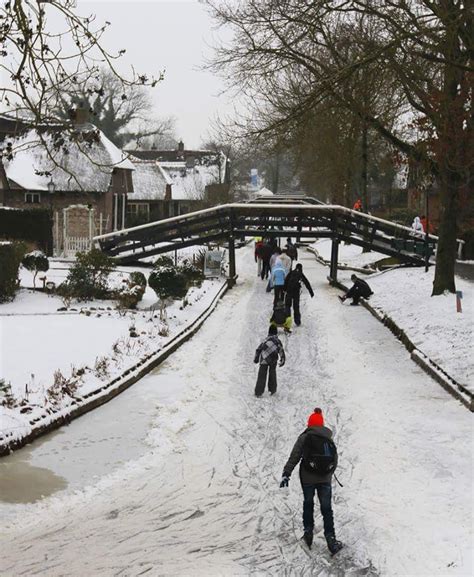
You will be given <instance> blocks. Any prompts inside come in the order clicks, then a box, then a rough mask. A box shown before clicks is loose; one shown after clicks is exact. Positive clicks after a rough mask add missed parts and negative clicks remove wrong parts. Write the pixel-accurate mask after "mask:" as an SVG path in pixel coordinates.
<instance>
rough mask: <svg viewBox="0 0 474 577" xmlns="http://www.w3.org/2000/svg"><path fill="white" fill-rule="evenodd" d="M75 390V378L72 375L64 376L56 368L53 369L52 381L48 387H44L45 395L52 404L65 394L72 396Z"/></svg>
mask: <svg viewBox="0 0 474 577" xmlns="http://www.w3.org/2000/svg"><path fill="white" fill-rule="evenodd" d="M76 391H77V379H76V378H75V377H74V376H71V377H69V378H67V377H65V376H64V375H63V374H62V372H61V371H60V370H59V369H58V370H57V371H54V382H53V384H52V385H51V386H50V387H49V388H48V389H46V395H47V397H48V399H49V400H50V401H51V402H52V403H53V404H57V403H59V401H61V399H63V398H64V397H65V396H66V395H67V396H68V397H73V396H74V394H75V393H76Z"/></svg>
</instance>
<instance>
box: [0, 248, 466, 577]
mask: <svg viewBox="0 0 474 577" xmlns="http://www.w3.org/2000/svg"><path fill="white" fill-rule="evenodd" d="M301 256H302V257H303V260H302V262H303V265H304V269H305V272H306V274H307V276H308V277H309V279H310V281H311V283H312V284H313V288H314V289H315V293H316V295H315V298H314V299H310V298H309V296H308V295H307V293H305V292H303V298H302V314H303V324H302V326H301V327H299V328H298V327H297V328H296V329H295V330H294V332H293V334H292V335H291V336H289V337H284V344H285V349H286V353H287V363H286V365H285V367H283V368H282V369H279V372H278V378H279V388H278V392H277V394H276V395H275V397H272V398H270V397H268V396H267V395H265V396H264V397H262V398H261V399H256V398H255V397H254V396H253V388H254V384H255V376H256V366H255V365H253V363H252V359H253V354H254V350H255V348H256V346H257V344H258V342H259V341H260V340H261V338H262V337H263V336H264V335H265V334H266V331H267V321H268V319H269V317H270V314H271V300H272V299H271V296H270V295H268V294H266V293H265V288H264V283H262V282H261V281H260V280H259V279H257V277H256V275H255V266H254V263H253V255H252V250H251V249H250V248H247V249H243V250H241V251H239V262H238V272H239V275H240V276H239V283H238V286H237V287H235V288H234V289H233V290H232V291H230V292H229V293H228V294H227V295H226V296H225V297H224V299H223V301H222V302H221V303H220V304H219V306H218V307H217V309H216V311H215V313H213V315H212V316H211V317H210V319H209V320H208V321H207V323H206V325H205V326H204V327H203V328H202V329H201V330H200V331H199V332H198V333H197V335H196V336H195V337H194V338H193V339H192V340H191V341H189V342H188V343H187V344H185V345H184V346H183V347H182V348H181V349H180V350H179V351H178V352H176V353H175V354H174V355H173V356H172V357H170V358H169V359H168V361H167V362H165V363H164V364H163V365H162V366H161V367H159V368H158V369H157V370H156V371H155V372H154V373H152V374H150V375H149V376H148V377H146V378H145V379H143V380H142V381H141V382H140V383H138V384H136V385H134V387H133V388H132V389H130V390H129V391H127V392H125V393H123V394H122V395H121V396H120V397H119V398H117V399H115V400H114V401H112V402H110V403H109V404H108V405H106V406H104V407H102V408H99V409H97V410H96V411H94V412H93V413H90V414H88V415H86V416H83V417H81V418H80V419H78V420H77V421H75V422H74V423H72V424H71V425H70V426H68V427H65V428H63V429H62V430H60V431H58V432H56V433H53V434H52V435H50V436H48V437H45V438H44V439H43V440H40V441H38V442H36V443H34V444H32V445H30V446H29V447H27V448H25V449H23V450H21V451H18V452H17V453H16V454H14V455H12V456H10V457H8V458H7V459H3V460H2V461H0V466H1V472H2V479H3V480H2V486H0V489H1V491H2V493H1V494H2V497H3V499H4V503H2V505H1V509H0V512H1V513H2V517H3V519H4V522H3V523H2V529H1V540H2V543H1V550H2V558H1V561H0V571H1V574H2V575H7V576H17V575H28V576H30V575H47V576H48V577H49V576H59V575H74V576H75V575H77V576H79V575H81V576H82V575H101V576H108V575H117V576H118V575H121V576H132V575H133V576H135V575H142V574H146V575H160V576H161V575H163V576H168V575H209V576H214V575H216V576H217V575H298V576H299V575H341V576H342V575H379V574H380V575H421V574H423V575H468V574H471V573H472V566H471V563H472V560H471V555H470V547H471V533H470V532H471V528H472V510H471V506H472V501H471V491H472V452H471V451H472V449H471V441H470V439H471V434H472V426H471V422H472V415H471V414H470V413H469V411H467V410H466V409H465V408H464V407H462V406H461V405H459V404H458V403H457V402H456V401H454V400H453V399H452V398H451V397H450V396H448V395H447V393H445V392H444V391H443V390H442V389H441V388H440V387H439V386H438V385H437V384H435V383H434V382H433V381H432V380H431V379H430V378H428V377H427V376H426V375H425V374H424V373H423V372H421V370H420V369H419V368H418V367H417V366H416V365H415V364H414V363H413V362H412V361H411V360H410V359H409V355H408V353H407V351H406V350H405V349H404V348H403V347H402V346H401V344H400V343H398V342H397V341H396V340H395V339H394V338H393V337H392V335H391V334H390V333H389V332H388V330H387V329H386V328H384V327H383V326H382V325H380V324H379V323H378V322H377V321H376V320H375V319H374V318H373V317H372V316H371V315H370V314H369V313H368V312H367V311H365V310H364V309H363V308H361V307H359V308H354V307H350V306H342V305H341V304H340V303H339V301H338V300H337V298H336V295H337V294H338V291H337V290H336V289H333V288H331V287H329V286H328V284H327V281H326V274H327V269H325V268H323V267H321V266H320V265H318V264H317V263H316V262H315V260H314V258H313V257H312V256H310V255H305V254H304V253H303V254H302V255H301ZM304 290H305V289H303V291H304ZM317 405H318V406H321V407H322V408H323V411H324V413H325V417H326V422H327V424H328V426H330V427H331V428H332V429H333V430H334V433H335V438H336V442H337V444H338V447H339V452H340V466H339V469H338V477H339V478H340V480H341V481H342V483H343V484H344V488H340V487H338V486H335V487H334V501H335V505H334V509H335V520H336V531H337V536H338V538H340V539H341V540H342V541H344V542H345V543H346V548H345V549H344V550H343V551H342V552H341V554H340V556H338V557H336V558H334V559H331V558H330V556H329V555H328V553H327V550H326V546H325V542H324V539H323V536H322V531H320V532H319V533H317V534H316V535H315V543H314V545H313V550H312V551H311V553H308V552H307V551H306V550H305V549H304V548H303V547H302V546H301V544H300V542H299V537H300V536H301V534H302V527H301V505H302V497H301V489H300V487H299V481H298V475H297V472H296V471H295V473H294V474H293V476H292V479H291V481H290V490H289V492H288V491H285V490H281V489H279V487H278V485H279V480H280V475H281V471H282V468H283V465H284V463H285V462H286V459H287V457H288V454H289V452H290V450H291V447H292V446H293V443H294V441H295V439H296V437H297V435H298V434H299V433H300V432H301V431H302V430H303V429H304V427H305V423H306V419H307V416H308V414H309V413H310V412H311V411H312V409H313V408H314V406H317ZM41 495H49V496H47V497H45V498H44V499H41ZM16 501H22V502H16ZM316 526H317V527H319V528H321V529H322V527H321V520H320V518H319V516H317V517H316Z"/></svg>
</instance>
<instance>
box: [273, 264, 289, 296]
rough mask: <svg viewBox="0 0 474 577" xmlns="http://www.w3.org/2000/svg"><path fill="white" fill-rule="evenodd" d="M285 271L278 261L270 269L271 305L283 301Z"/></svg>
mask: <svg viewBox="0 0 474 577" xmlns="http://www.w3.org/2000/svg"><path fill="white" fill-rule="evenodd" d="M285 278H286V270H285V267H284V266H283V264H282V263H281V261H280V260H277V261H276V264H275V266H274V267H273V268H272V286H273V291H274V299H273V303H274V304H275V303H276V302H278V301H282V300H284V295H285Z"/></svg>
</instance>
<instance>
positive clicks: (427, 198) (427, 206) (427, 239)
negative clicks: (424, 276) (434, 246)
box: [425, 184, 432, 272]
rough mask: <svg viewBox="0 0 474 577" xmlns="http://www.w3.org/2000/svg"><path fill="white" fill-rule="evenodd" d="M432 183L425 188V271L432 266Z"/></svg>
mask: <svg viewBox="0 0 474 577" xmlns="http://www.w3.org/2000/svg"><path fill="white" fill-rule="evenodd" d="M431 189H432V185H431V184H429V185H428V186H427V187H426V190H425V226H426V230H425V272H428V270H429V268H430V253H429V250H430V194H431Z"/></svg>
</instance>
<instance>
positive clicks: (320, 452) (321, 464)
mask: <svg viewBox="0 0 474 577" xmlns="http://www.w3.org/2000/svg"><path fill="white" fill-rule="evenodd" d="M297 260H298V251H297V248H296V246H295V245H294V244H293V243H292V242H291V239H290V238H288V239H287V242H286V246H285V248H283V249H281V248H280V247H279V246H278V245H277V244H276V242H275V241H269V242H264V241H263V239H258V240H257V241H256V243H255V261H256V262H257V274H258V275H259V276H260V277H261V278H262V280H268V286H267V290H268V291H269V292H270V291H271V290H273V292H274V297H273V312H272V316H271V318H270V327H269V329H268V335H267V337H266V338H265V339H264V340H263V341H262V342H261V343H260V345H259V346H258V347H257V350H256V351H255V357H254V362H255V363H256V364H258V365H259V368H258V376H257V383H256V385H255V396H256V397H261V396H262V395H263V393H264V392H265V387H266V385H267V380H268V390H269V392H270V395H274V394H275V393H276V391H277V374H276V371H277V365H279V366H280V367H282V366H283V365H284V364H285V361H286V357H285V350H284V348H283V344H282V342H281V340H280V339H279V338H278V327H282V328H283V329H284V331H285V332H287V333H291V325H292V316H291V315H292V311H293V319H294V322H295V325H296V326H299V325H301V310H300V295H301V287H302V285H304V286H305V287H306V289H307V290H308V292H309V294H310V295H311V297H313V296H314V291H313V289H312V287H311V284H310V283H309V281H308V279H307V278H306V276H305V275H304V274H303V266H302V264H301V263H297V264H296V265H295V266H294V268H293V265H294V263H295V261H297ZM307 424H308V426H307V428H306V430H305V431H304V432H303V433H302V434H301V435H300V436H299V437H298V439H297V441H296V443H295V446H294V447H293V450H292V451H291V454H290V457H289V459H288V462H287V463H286V465H285V467H284V469H283V475H282V479H281V482H280V487H281V488H283V487H288V484H289V479H290V476H291V473H292V472H293V469H294V468H295V467H296V465H297V464H298V463H300V480H301V486H302V490H303V526H304V535H303V539H304V541H305V543H306V545H307V546H308V547H309V548H311V546H312V543H313V530H314V496H315V494H317V495H318V500H319V504H320V509H321V514H322V516H323V523H324V535H325V538H326V542H327V546H328V549H329V551H330V553H331V554H332V555H334V554H335V553H337V552H338V551H339V550H340V549H341V548H342V543H340V542H339V541H338V540H337V539H336V536H335V530H334V516H333V511H332V504H331V500H332V486H331V480H332V475H333V474H334V471H335V469H336V466H337V449H336V446H335V444H334V442H333V440H332V432H331V430H330V429H329V428H328V427H326V426H324V418H323V414H322V411H321V409H320V408H316V409H315V410H314V412H313V413H312V414H311V415H310V417H309V419H308V423H307Z"/></svg>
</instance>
